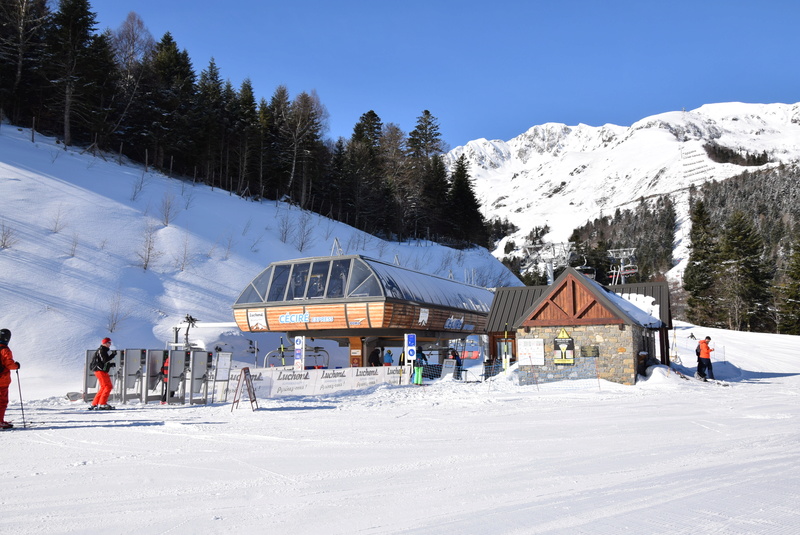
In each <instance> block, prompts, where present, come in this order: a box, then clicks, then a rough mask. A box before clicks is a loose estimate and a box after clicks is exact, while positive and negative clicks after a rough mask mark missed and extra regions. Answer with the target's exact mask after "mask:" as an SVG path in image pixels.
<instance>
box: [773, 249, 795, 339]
mask: <svg viewBox="0 0 800 535" xmlns="http://www.w3.org/2000/svg"><path fill="white" fill-rule="evenodd" d="M779 298H780V304H779V306H778V310H779V311H780V316H779V317H780V322H779V332H780V333H782V334H795V335H800V237H797V238H795V241H794V243H793V244H792V252H791V255H790V256H789V263H788V265H787V268H786V284H785V285H784V286H783V287H782V288H781V289H780V291H779Z"/></svg>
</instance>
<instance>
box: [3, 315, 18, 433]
mask: <svg viewBox="0 0 800 535" xmlns="http://www.w3.org/2000/svg"><path fill="white" fill-rule="evenodd" d="M9 340H11V331H9V330H8V329H0V429H11V428H12V427H14V425H13V424H11V423H10V422H6V420H5V418H6V409H7V408H8V387H9V386H11V370H18V369H19V362H17V361H15V360H14V355H13V353H11V350H10V349H9V348H8V342H9Z"/></svg>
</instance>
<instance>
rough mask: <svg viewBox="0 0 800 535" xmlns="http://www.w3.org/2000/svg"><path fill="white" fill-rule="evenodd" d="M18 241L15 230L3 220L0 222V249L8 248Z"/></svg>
mask: <svg viewBox="0 0 800 535" xmlns="http://www.w3.org/2000/svg"><path fill="white" fill-rule="evenodd" d="M18 241H19V240H18V239H17V233H16V231H15V230H14V229H13V228H11V227H9V226H8V225H6V222H5V221H3V222H2V223H0V249H8V248H10V247H11V246H13V245H15V244H16V243H17V242H18Z"/></svg>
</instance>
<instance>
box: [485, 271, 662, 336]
mask: <svg viewBox="0 0 800 535" xmlns="http://www.w3.org/2000/svg"><path fill="white" fill-rule="evenodd" d="M568 270H571V271H572V272H573V274H574V275H580V276H581V277H583V278H584V280H585V282H586V283H587V287H593V288H595V289H596V290H597V294H598V297H599V298H600V299H601V300H602V301H604V303H606V304H607V305H610V307H611V308H613V309H614V310H616V311H619V312H621V313H623V314H624V315H625V316H626V317H627V318H628V319H630V320H631V321H633V322H635V323H640V322H639V321H637V320H636V318H634V317H632V314H631V313H630V311H626V310H624V309H625V307H624V306H620V303H619V302H616V304H615V301H616V300H615V299H614V298H613V297H611V296H609V295H607V292H609V293H613V294H616V295H618V296H626V295H628V294H636V295H643V296H646V297H651V298H653V299H654V300H655V303H656V305H657V306H658V314H657V315H656V316H655V317H656V318H657V319H659V320H661V322H662V323H663V326H664V327H666V328H668V329H671V328H672V312H671V308H670V302H669V285H668V284H667V283H666V282H646V283H635V284H618V285H613V286H603V285H601V284H599V283H598V282H596V281H594V280H592V279H590V278H588V277H586V276H585V275H583V274H582V273H580V272H579V271H577V270H574V269H573V268H568ZM566 272H567V271H566V270H565V273H566ZM563 276H565V275H564V273H562V275H561V276H560V277H559V280H560V279H561V278H562V277H563ZM550 289H551V287H550V286H523V287H513V288H497V290H496V291H495V299H494V301H493V302H492V307H491V310H490V311H489V317H488V318H487V320H486V332H501V331H505V330H513V329H514V325H516V324H518V323H520V322H521V321H523V320H524V318H523V316H524V315H525V313H526V312H527V311H528V310H529V309H530V308H531V307H533V305H534V304H536V303H538V301H539V300H540V299H541V298H542V297H543V296H544V295H545V294H547V293H548V292H549V291H550ZM648 314H649V312H648Z"/></svg>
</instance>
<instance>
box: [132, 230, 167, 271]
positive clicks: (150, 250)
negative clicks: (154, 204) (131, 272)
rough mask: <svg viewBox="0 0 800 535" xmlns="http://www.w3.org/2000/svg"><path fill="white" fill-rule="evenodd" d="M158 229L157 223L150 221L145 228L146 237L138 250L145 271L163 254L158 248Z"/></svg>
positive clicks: (137, 253)
mask: <svg viewBox="0 0 800 535" xmlns="http://www.w3.org/2000/svg"><path fill="white" fill-rule="evenodd" d="M156 231H157V227H156V225H154V224H153V222H152V221H148V222H147V223H146V224H145V228H144V239H143V240H142V244H141V246H140V247H139V250H138V251H136V256H138V257H139V260H141V264H140V265H141V267H142V269H144V270H145V271H147V268H148V267H150V264H151V263H152V262H154V261H155V260H157V259H158V258H159V257H160V256H161V253H160V252H158V251H157V250H156Z"/></svg>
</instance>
